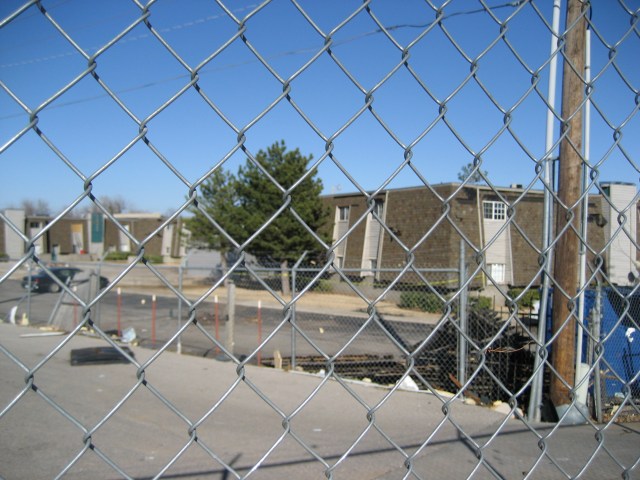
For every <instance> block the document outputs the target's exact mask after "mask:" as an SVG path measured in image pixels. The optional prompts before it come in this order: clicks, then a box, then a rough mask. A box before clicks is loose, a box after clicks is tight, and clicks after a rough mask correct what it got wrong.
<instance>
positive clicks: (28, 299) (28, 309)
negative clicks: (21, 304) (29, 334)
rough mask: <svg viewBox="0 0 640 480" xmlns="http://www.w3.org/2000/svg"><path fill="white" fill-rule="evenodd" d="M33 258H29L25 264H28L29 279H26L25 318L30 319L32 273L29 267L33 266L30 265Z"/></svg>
mask: <svg viewBox="0 0 640 480" xmlns="http://www.w3.org/2000/svg"><path fill="white" fill-rule="evenodd" d="M32 263H33V260H29V261H28V262H27V265H28V266H29V279H28V280H27V318H28V319H31V294H32V291H31V286H32V285H31V282H32V280H31V275H32V271H31V269H32V268H33V266H32Z"/></svg>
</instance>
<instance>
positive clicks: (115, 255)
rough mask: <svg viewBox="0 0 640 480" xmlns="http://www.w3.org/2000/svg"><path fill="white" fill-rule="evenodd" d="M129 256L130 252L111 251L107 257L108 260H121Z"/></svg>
mask: <svg viewBox="0 0 640 480" xmlns="http://www.w3.org/2000/svg"><path fill="white" fill-rule="evenodd" d="M127 258H129V252H109V253H108V254H107V256H106V257H105V260H107V261H108V262H120V261H122V260H126V259H127Z"/></svg>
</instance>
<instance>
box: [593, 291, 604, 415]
mask: <svg viewBox="0 0 640 480" xmlns="http://www.w3.org/2000/svg"><path fill="white" fill-rule="evenodd" d="M592 317H593V318H592V321H591V328H592V332H591V334H592V336H593V338H594V339H595V345H594V349H595V347H596V346H601V345H600V340H601V336H600V328H601V327H600V323H601V320H602V287H601V286H600V283H598V285H597V286H596V300H595V305H594V307H593V310H592ZM600 350H601V348H598V352H595V356H594V359H595V362H594V364H595V365H594V369H593V404H594V405H593V408H594V410H595V417H596V420H597V421H598V423H602V385H601V381H602V379H601V377H600V360H599V359H598V355H599V352H600Z"/></svg>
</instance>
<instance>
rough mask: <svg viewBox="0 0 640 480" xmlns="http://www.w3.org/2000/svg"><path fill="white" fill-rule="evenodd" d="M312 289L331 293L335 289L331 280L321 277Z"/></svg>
mask: <svg viewBox="0 0 640 480" xmlns="http://www.w3.org/2000/svg"><path fill="white" fill-rule="evenodd" d="M311 290H313V291H314V292H320V293H329V292H331V291H332V290H333V287H332V286H331V282H330V281H329V280H326V279H324V278H321V279H320V280H318V281H317V282H316V283H315V284H314V285H313V287H311Z"/></svg>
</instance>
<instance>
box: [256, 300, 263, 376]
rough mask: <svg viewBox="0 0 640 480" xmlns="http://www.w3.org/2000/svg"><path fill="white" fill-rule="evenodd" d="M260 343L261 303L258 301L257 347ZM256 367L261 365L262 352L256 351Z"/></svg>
mask: <svg viewBox="0 0 640 480" xmlns="http://www.w3.org/2000/svg"><path fill="white" fill-rule="evenodd" d="M261 343H262V301H261V300H258V345H260V344H261ZM256 358H257V360H258V366H260V365H262V350H258V355H257V357H256Z"/></svg>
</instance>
